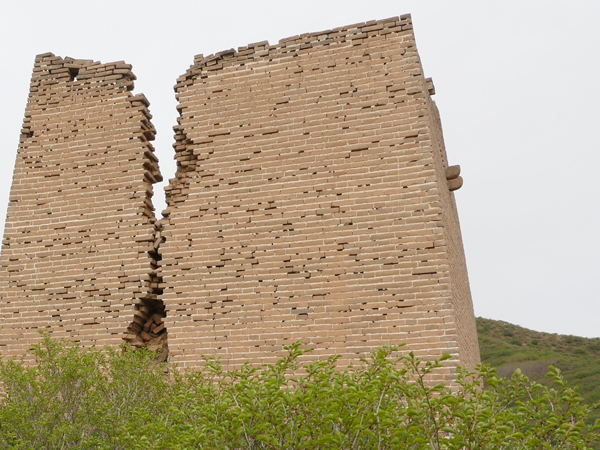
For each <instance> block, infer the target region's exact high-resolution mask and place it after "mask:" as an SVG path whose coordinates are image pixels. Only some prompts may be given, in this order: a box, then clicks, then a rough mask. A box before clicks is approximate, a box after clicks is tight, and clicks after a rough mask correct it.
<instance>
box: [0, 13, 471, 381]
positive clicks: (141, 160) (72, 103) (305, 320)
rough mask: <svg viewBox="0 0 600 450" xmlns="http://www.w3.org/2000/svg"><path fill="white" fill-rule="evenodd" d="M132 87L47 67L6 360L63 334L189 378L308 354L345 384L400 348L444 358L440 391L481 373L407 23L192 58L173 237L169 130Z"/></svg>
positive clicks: (9, 238)
mask: <svg viewBox="0 0 600 450" xmlns="http://www.w3.org/2000/svg"><path fill="white" fill-rule="evenodd" d="M130 69H131V67H130V66H129V65H127V64H124V63H111V64H100V63H96V62H92V61H85V60H74V59H71V58H64V59H62V58H59V57H56V56H54V55H52V54H50V53H48V54H44V55H40V56H38V57H37V58H36V63H35V68H34V73H33V78H32V83H31V92H30V97H29V102H28V106H27V110H26V115H25V116H26V117H25V121H24V126H23V130H22V135H21V144H20V146H19V151H18V155H17V162H16V166H15V176H14V180H13V187H12V191H11V196H10V205H9V209H8V215H7V222H6V230H5V235H4V240H3V246H2V255H1V260H0V352H2V353H3V354H5V355H6V354H8V355H15V354H22V353H24V352H25V350H26V349H27V348H28V347H29V346H30V345H31V344H32V343H34V342H37V341H38V339H39V336H38V333H37V331H38V330H39V329H49V330H51V331H52V332H53V334H54V335H55V336H64V337H67V338H70V339H75V340H79V341H81V342H82V343H84V344H85V345H89V344H109V345H116V344H119V343H121V342H122V341H123V340H126V341H128V342H130V343H132V344H133V345H135V346H138V347H148V348H151V349H152V350H156V351H160V353H159V355H158V357H159V359H165V358H166V357H167V354H168V352H170V355H171V357H172V359H173V360H174V361H176V362H178V363H180V364H181V365H182V366H184V367H190V368H194V367H198V365H200V364H202V361H203V359H202V357H203V355H207V356H217V357H219V358H221V360H222V361H223V363H224V366H225V368H232V367H236V366H239V365H240V364H242V363H243V362H246V361H248V360H250V361H253V362H255V363H256V362H259V363H260V362H263V363H270V362H273V361H275V360H276V359H277V358H278V357H280V356H281V355H282V354H284V350H283V347H284V346H285V345H287V344H291V343H293V342H295V341H297V340H300V341H302V342H303V343H304V344H305V345H306V346H308V347H311V348H313V349H315V351H314V352H313V353H312V354H311V355H309V356H308V358H319V357H325V356H329V355H331V354H336V353H339V354H341V364H342V366H344V365H348V364H351V363H356V362H357V361H358V359H359V358H360V357H362V356H365V355H366V354H367V353H369V352H371V351H372V350H373V349H374V348H376V347H378V346H380V345H385V344H398V343H402V342H405V343H407V344H408V349H410V350H411V351H414V352H415V353H416V354H417V355H419V356H422V357H425V358H434V357H439V356H440V355H441V354H442V353H450V354H451V355H452V359H451V361H450V363H449V366H448V367H447V368H446V369H445V371H440V372H439V373H438V378H439V379H442V380H443V379H452V378H453V376H454V375H453V373H452V366H453V365H456V364H464V365H467V366H468V367H473V366H474V365H475V364H476V363H478V362H479V350H478V345H477V335H476V330H475V321H474V317H473V308H472V302H471V296H470V291H469V284H468V278H467V272H466V264H465V259H464V252H463V246H462V240H461V235H460V227H459V223H458V215H457V211H456V204H455V201H454V194H453V193H452V192H451V191H452V190H453V189H455V188H457V187H459V185H460V179H459V178H457V175H458V173H457V171H456V167H454V168H450V167H449V166H448V162H447V158H446V153H445V149H444V143H443V138H442V133H441V124H440V120H439V115H438V112H437V108H436V106H435V103H434V102H433V100H432V99H431V96H432V95H433V94H434V88H433V83H432V82H431V80H430V79H427V78H425V77H424V75H423V70H422V67H421V64H420V60H419V56H418V54H417V50H416V46H415V40H414V35H413V31H412V24H411V20H410V16H403V17H401V18H391V19H387V20H382V21H373V22H367V23H361V24H355V25H351V26H347V27H342V28H337V29H334V30H328V31H323V32H319V33H310V34H304V35H300V36H293V37H290V38H287V39H283V40H281V41H280V42H279V43H278V44H276V45H269V44H268V43H267V42H259V43H256V44H252V45H249V46H247V47H241V48H239V49H238V50H237V51H234V50H229V51H225V52H221V53H218V54H216V55H212V56H209V57H206V58H205V57H203V56H202V55H199V56H197V57H196V58H195V61H194V64H193V65H192V66H191V68H190V69H189V70H188V71H187V72H186V73H185V74H184V75H183V76H181V77H180V78H179V79H178V83H177V85H176V86H175V89H176V93H177V98H178V99H179V107H178V109H179V112H180V117H179V120H178V125H177V126H176V127H175V131H176V135H175V141H176V142H175V145H174V147H175V154H176V160H177V174H176V177H175V178H174V179H173V180H171V182H170V184H169V186H168V187H167V188H166V192H167V204H168V207H167V209H166V211H165V212H164V216H165V217H164V219H162V220H161V222H160V224H158V223H156V222H155V219H154V214H153V212H152V210H153V208H152V202H151V197H152V184H153V183H155V182H156V181H158V180H160V178H161V177H160V174H159V171H158V166H157V160H156V158H155V156H154V153H153V148H152V145H151V144H150V142H149V141H151V140H152V139H153V137H154V128H153V127H152V124H151V123H150V119H151V116H150V113H149V112H148V109H147V107H148V101H147V100H146V98H145V97H144V96H143V95H136V96H133V95H132V94H131V92H130V91H131V89H132V88H133V79H134V78H135V77H134V75H133V74H132V73H131V70H130ZM163 290H164V292H163ZM165 314H166V318H165ZM165 327H166V328H165ZM167 329H168V333H169V346H168V348H167V345H166V337H167Z"/></svg>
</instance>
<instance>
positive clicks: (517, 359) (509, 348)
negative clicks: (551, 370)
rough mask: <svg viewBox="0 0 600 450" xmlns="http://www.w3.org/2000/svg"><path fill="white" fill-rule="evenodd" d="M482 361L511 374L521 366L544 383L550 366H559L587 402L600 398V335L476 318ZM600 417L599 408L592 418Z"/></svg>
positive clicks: (505, 373) (503, 373)
mask: <svg viewBox="0 0 600 450" xmlns="http://www.w3.org/2000/svg"><path fill="white" fill-rule="evenodd" d="M477 333H478V335H479V348H480V350H481V361H482V362H483V363H485V364H489V365H491V366H492V367H495V368H496V369H498V374H499V375H500V376H510V375H511V374H512V373H513V372H514V371H515V369H517V368H519V369H521V370H522V371H523V373H524V374H525V375H527V376H528V377H530V378H532V379H534V380H536V381H538V382H540V383H544V384H547V385H549V384H551V380H549V379H547V378H546V376H545V375H546V372H547V371H548V365H553V366H555V367H558V368H559V369H560V370H561V371H562V373H563V375H564V377H565V380H566V381H567V382H568V383H569V384H570V385H571V386H579V393H580V394H581V395H582V396H583V397H584V399H585V401H586V402H587V403H595V402H598V401H600V338H594V339H588V338H583V337H577V336H565V335H560V334H551V333H541V332H538V331H532V330H528V329H527V328H522V327H519V326H517V325H513V324H510V323H507V322H502V321H498V320H491V319H483V318H481V317H479V318H477ZM596 418H599V419H600V410H596V411H595V412H594V415H593V417H592V419H596Z"/></svg>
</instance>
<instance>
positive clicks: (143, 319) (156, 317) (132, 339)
mask: <svg viewBox="0 0 600 450" xmlns="http://www.w3.org/2000/svg"><path fill="white" fill-rule="evenodd" d="M129 101H130V102H131V109H132V112H133V113H134V114H138V115H139V123H140V128H139V130H138V131H137V132H135V133H134V137H133V139H139V140H140V141H141V142H142V145H143V146H144V147H145V151H144V169H145V173H144V183H145V185H146V189H145V197H144V199H143V207H142V210H141V213H142V214H143V215H144V216H146V217H147V218H148V219H149V220H150V221H151V222H152V224H153V227H154V233H153V234H152V235H151V236H149V237H147V238H144V239H145V240H143V241H142V242H146V243H147V245H148V247H147V251H146V257H148V258H149V259H150V271H149V272H148V274H147V276H146V277H143V278H144V279H143V282H144V283H145V284H146V291H145V292H146V293H145V295H144V296H142V297H141V298H140V299H139V300H138V302H137V303H136V304H135V306H134V307H135V310H134V313H133V321H132V322H131V323H130V324H129V326H128V327H127V334H126V335H125V337H124V340H125V341H126V342H129V343H130V344H131V345H133V346H134V347H136V348H146V349H147V350H150V351H152V352H156V355H157V356H156V359H157V361H159V362H162V361H166V360H167V357H168V356H169V346H168V343H167V329H166V327H165V323H164V318H165V317H166V312H165V306H164V303H163V301H162V299H161V298H160V296H161V294H162V290H161V288H160V284H161V282H162V280H161V278H160V276H159V275H158V273H157V270H158V261H160V259H161V256H160V254H159V252H158V249H159V246H160V243H161V241H162V236H161V230H160V225H159V224H158V223H157V221H156V218H155V216H154V206H153V204H152V196H153V190H152V185H153V184H155V183H157V182H159V181H162V175H161V174H160V171H159V168H158V159H157V158H156V156H155V155H154V148H153V146H152V144H151V143H150V141H153V140H154V136H155V135H156V130H155V129H154V126H153V125H152V122H151V119H152V115H151V114H150V112H149V111H148V106H150V102H149V101H148V99H147V98H146V97H145V96H144V95H143V94H138V95H136V96H134V97H131V98H130V99H129ZM136 240H138V239H136Z"/></svg>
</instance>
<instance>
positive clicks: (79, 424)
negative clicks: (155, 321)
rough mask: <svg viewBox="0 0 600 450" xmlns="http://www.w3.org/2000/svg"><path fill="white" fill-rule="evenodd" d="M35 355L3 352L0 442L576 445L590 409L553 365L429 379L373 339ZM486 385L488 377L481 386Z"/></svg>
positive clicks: (46, 349)
mask: <svg viewBox="0 0 600 450" xmlns="http://www.w3.org/2000/svg"><path fill="white" fill-rule="evenodd" d="M32 351H33V354H34V356H35V359H36V361H37V364H36V365H28V364H25V363H24V362H23V361H15V360H5V361H1V362H0V377H1V381H2V383H3V390H4V392H3V394H2V400H1V405H0V448H5V449H145V450H146V449H169V450H176V449H290V450H291V449H294V450H300V449H382V450H383V449H439V450H441V449H448V450H454V449H456V450H458V449H473V450H474V449H478V450H480V449H482V450H487V449H490V450H491V449H498V450H499V449H524V450H525V449H527V450H530V449H586V448H591V446H592V445H593V443H594V442H597V441H598V439H599V437H600V423H596V424H595V426H588V425H586V424H585V419H586V417H587V416H588V415H589V413H590V411H591V408H592V407H591V406H588V405H584V404H582V403H581V396H580V395H579V394H578V393H577V390H576V389H573V388H571V387H569V386H567V384H566V383H565V382H564V380H563V378H562V376H561V374H560V371H558V370H557V369H552V370H551V371H550V372H549V374H548V375H549V377H550V378H552V379H553V385H552V386H545V385H542V384H539V383H536V382H532V381H530V380H529V379H528V378H527V377H526V376H524V375H523V374H522V373H520V372H519V371H516V372H515V373H514V375H513V376H512V377H510V378H503V379H501V378H499V377H498V376H497V375H496V374H495V371H494V370H493V369H490V368H489V367H487V366H483V367H481V368H479V369H478V370H477V371H476V372H475V373H470V372H467V371H464V370H459V372H458V385H457V387H455V388H453V389H450V388H449V387H448V386H445V385H442V384H440V385H436V386H430V385H428V383H426V379H427V377H428V376H429V375H430V374H431V373H432V372H433V371H435V370H436V369H437V368H438V367H440V366H442V364H443V360H444V359H446V357H442V358H441V359H439V360H436V361H428V362H425V361H421V360H420V359H419V358H416V357H415V356H414V355H413V354H411V353H409V354H402V353H401V351H400V349H399V348H398V347H393V346H392V347H387V348H381V349H378V350H377V351H376V352H374V353H373V354H372V355H371V357H370V359H368V360H365V361H364V362H363V364H361V365H360V366H358V367H354V368H350V369H346V370H340V369H338V368H336V361H337V359H336V358H335V357H332V358H329V359H328V360H326V361H320V362H315V363H311V364H301V363H300V362H299V361H300V360H301V358H300V356H301V355H302V354H303V353H304V350H302V349H301V348H300V345H299V344H294V345H292V346H291V347H289V348H288V355H287V356H286V357H285V358H282V359H281V360H279V361H278V362H277V363H276V364H274V365H268V366H264V367H253V366H251V365H246V366H244V367H242V368H241V369H240V370H237V371H232V372H223V371H222V369H221V367H220V365H219V362H218V361H217V360H207V362H206V366H205V368H204V369H203V370H201V371H197V372H189V373H188V372H185V371H182V370H177V368H173V367H169V368H168V371H167V370H166V367H167V366H165V365H162V364H156V363H154V362H153V355H152V354H150V353H147V352H142V351H132V350H131V349H129V348H126V347H124V348H122V349H120V350H114V349H106V350H98V349H87V350H82V349H80V348H79V347H78V346H77V345H75V344H70V343H67V342H64V341H57V340H54V339H51V338H50V337H49V336H48V335H45V336H44V338H43V340H42V342H41V344H40V345H38V346H36V347H35V348H34V349H33V350H32ZM483 387H485V388H483Z"/></svg>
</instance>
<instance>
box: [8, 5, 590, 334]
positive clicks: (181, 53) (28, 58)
mask: <svg viewBox="0 0 600 450" xmlns="http://www.w3.org/2000/svg"><path fill="white" fill-rule="evenodd" d="M405 13H411V14H412V17H413V23H414V27H415V34H416V37H417V47H418V50H419V53H420V55H421V60H422V63H423V67H424V70H425V76H427V77H432V78H433V81H434V83H435V86H436V95H435V97H434V98H435V100H436V101H437V104H438V107H439V109H440V113H441V117H442V124H443V128H444V137H445V141H446V149H447V152H448V159H449V161H450V164H460V165H461V167H462V172H463V173H462V175H463V178H464V179H465V184H464V186H463V188H462V189H460V190H459V191H457V192H456V198H457V203H458V208H459V214H460V220H461V226H462V232H463V239H464V243H465V250H466V255H467V263H468V269H469V277H470V282H471V290H472V293H473V302H474V306H475V314H476V315H477V316H483V317H487V318H492V319H499V320H505V321H507V322H511V323H515V324H518V325H522V326H525V327H528V328H532V329H535V330H538V331H547V332H552V333H562V334H573V335H579V336H587V337H599V336H600V294H599V293H598V292H599V291H598V289H599V287H598V284H599V283H598V280H600V275H598V274H599V272H600V261H599V255H600V239H596V235H595V234H596V232H600V211H599V209H600V208H599V205H598V194H599V186H598V179H599V175H598V174H599V173H600V167H599V166H600V165H599V162H600V143H599V142H600V140H599V139H598V132H597V131H598V129H600V125H599V119H600V117H599V116H600V114H599V113H598V104H599V103H600V88H599V80H600V61H599V47H600V26H599V25H598V19H599V18H600V2H598V1H595V0H587V1H583V0H569V1H555V0H544V1H528V0H503V1H498V2H487V1H480V0H470V1H467V0H465V1H452V0H437V1H436V0H419V1H402V0H394V1H383V0H381V1H379V0H368V1H365V0H360V1H357V0H319V1H314V0H303V1H301V2H295V1H285V0H277V1H262V0H255V1H250V0H245V1H226V0H222V1H214V0H211V1H200V0H197V1H182V0H179V1H177V2H166V1H150V0H145V1H137V0H119V1H114V0H102V1H98V2H86V1H62V0H54V1H51V2H50V1H23V2H16V1H8V0H6V1H2V3H1V4H0V46H1V48H2V62H1V63H0V68H1V70H0V89H1V90H2V91H1V92H2V95H1V101H0V143H1V146H2V150H1V152H0V230H1V229H2V228H3V226H4V218H5V215H6V206H7V202H8V194H9V190H10V185H11V179H12V171H13V167H14V161H15V155H16V150H17V144H18V139H19V132H20V128H21V124H22V121H23V114H24V110H25V104H26V101H27V95H28V91H29V80H30V77H31V70H32V68H33V62H34V58H35V55H36V54H39V53H44V52H52V53H54V54H55V55H58V56H62V57H64V56H71V57H74V58H82V59H93V60H96V61H101V62H103V63H107V62H111V61H118V60H125V61H126V62H127V63H130V64H133V71H134V73H135V74H136V75H137V77H138V80H137V81H136V88H135V91H134V93H140V92H143V93H144V94H145V95H146V97H148V99H149V100H150V102H151V106H150V111H151V113H152V114H153V116H154V119H153V123H154V126H155V127H156V129H157V130H158V136H157V139H156V141H155V143H154V144H155V147H156V149H157V154H158V157H159V158H160V166H161V171H162V173H163V176H164V177H165V179H168V178H172V177H173V176H174V170H175V165H174V163H173V149H172V147H171V144H172V141H173V132H172V127H173V125H174V124H175V123H176V116H177V112H176V109H175V106H176V101H175V97H174V93H173V89H172V86H173V85H174V84H175V80H176V78H177V77H178V76H179V75H181V74H182V73H184V72H185V70H186V69H187V68H188V67H189V65H190V64H191V63H192V62H193V57H194V55H195V54H198V53H203V54H204V55H208V54H210V53H215V52H218V51H221V50H225V49H229V48H232V47H233V48H237V47H240V46H243V45H246V44H248V43H251V42H257V41H263V40H269V42H271V43H275V42H277V41H278V40H279V39H281V38H283V37H287V36H292V35H295V34H300V33H304V32H313V31H320V30H324V29H329V28H334V27H337V26H342V25H348V24H352V23H357V22H365V21H368V20H372V19H383V18H387V17H391V16H399V15H402V14H405ZM594 136H596V137H595V138H594ZM155 192H156V194H155V205H156V206H157V210H158V211H159V212H160V211H161V210H162V209H163V207H164V193H163V190H162V185H161V186H158V187H156V186H155Z"/></svg>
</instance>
